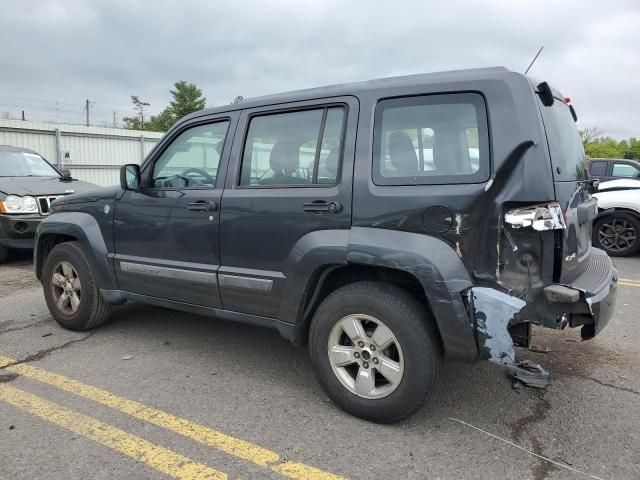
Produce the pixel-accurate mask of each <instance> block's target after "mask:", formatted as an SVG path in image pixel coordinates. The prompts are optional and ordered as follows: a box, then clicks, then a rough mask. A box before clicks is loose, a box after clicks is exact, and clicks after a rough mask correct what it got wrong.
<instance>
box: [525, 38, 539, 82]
mask: <svg viewBox="0 0 640 480" xmlns="http://www.w3.org/2000/svg"><path fill="white" fill-rule="evenodd" d="M543 48H544V45H541V46H540V50H538V53H536V56H535V57H533V60H531V63H530V64H529V66H528V67H527V69H526V70H525V71H524V74H525V75H526V74H527V73H529V70H530V69H531V67H532V66H533V64H534V62H535V61H536V60H537V59H538V57H539V56H540V53H541V52H542V49H543Z"/></svg>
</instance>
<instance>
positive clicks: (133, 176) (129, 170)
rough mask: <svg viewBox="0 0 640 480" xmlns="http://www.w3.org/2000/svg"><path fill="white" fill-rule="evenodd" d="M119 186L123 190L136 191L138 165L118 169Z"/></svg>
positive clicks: (138, 179) (138, 181) (131, 164)
mask: <svg viewBox="0 0 640 480" xmlns="http://www.w3.org/2000/svg"><path fill="white" fill-rule="evenodd" d="M120 186H121V187H122V189H123V190H138V187H139V186H140V165H137V164H135V163H129V164H127V165H123V166H122V167H120Z"/></svg>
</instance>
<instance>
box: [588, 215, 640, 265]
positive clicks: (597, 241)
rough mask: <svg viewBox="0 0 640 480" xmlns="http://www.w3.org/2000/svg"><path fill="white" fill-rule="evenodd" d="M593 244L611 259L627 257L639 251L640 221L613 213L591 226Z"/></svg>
mask: <svg viewBox="0 0 640 480" xmlns="http://www.w3.org/2000/svg"><path fill="white" fill-rule="evenodd" d="M593 244H594V245H595V246H596V247H598V248H601V249H603V250H605V251H606V252H607V253H608V254H609V256H612V257H628V256H631V255H635V254H636V253H638V251H640V219H638V217H636V216H634V215H631V214H629V213H623V212H615V213H612V214H611V215H607V216H605V217H602V218H599V219H598V220H596V221H595V223H594V224H593Z"/></svg>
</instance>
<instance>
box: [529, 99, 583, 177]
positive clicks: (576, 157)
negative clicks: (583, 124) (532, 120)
mask: <svg viewBox="0 0 640 480" xmlns="http://www.w3.org/2000/svg"><path fill="white" fill-rule="evenodd" d="M540 108H541V110H542V118H543V120H544V128H545V130H546V133H547V141H548V142H549V154H550V155H551V163H552V165H553V176H554V178H555V180H556V181H576V180H586V179H587V178H588V174H587V163H586V159H585V156H584V148H583V147H582V140H581V139H580V134H579V133H578V128H577V127H576V122H575V121H574V120H573V116H572V115H571V111H570V110H569V106H568V105H567V104H565V103H564V102H563V101H562V100H559V99H557V98H556V100H555V101H554V102H553V105H552V106H550V107H545V106H544V105H542V103H540Z"/></svg>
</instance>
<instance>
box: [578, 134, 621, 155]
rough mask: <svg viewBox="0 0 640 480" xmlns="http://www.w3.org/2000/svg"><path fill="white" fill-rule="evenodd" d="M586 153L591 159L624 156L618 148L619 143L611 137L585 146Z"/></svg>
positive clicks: (596, 140)
mask: <svg viewBox="0 0 640 480" xmlns="http://www.w3.org/2000/svg"><path fill="white" fill-rule="evenodd" d="M584 151H585V153H586V154H587V155H588V156H590V157H591V158H622V156H623V154H624V152H622V151H620V149H619V148H618V142H617V141H616V140H614V139H613V138H610V137H603V138H597V139H595V140H592V141H591V142H589V143H587V144H586V145H585V148H584Z"/></svg>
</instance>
